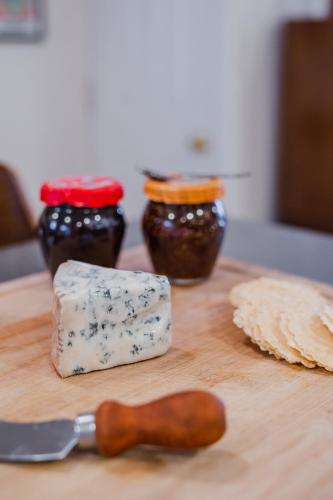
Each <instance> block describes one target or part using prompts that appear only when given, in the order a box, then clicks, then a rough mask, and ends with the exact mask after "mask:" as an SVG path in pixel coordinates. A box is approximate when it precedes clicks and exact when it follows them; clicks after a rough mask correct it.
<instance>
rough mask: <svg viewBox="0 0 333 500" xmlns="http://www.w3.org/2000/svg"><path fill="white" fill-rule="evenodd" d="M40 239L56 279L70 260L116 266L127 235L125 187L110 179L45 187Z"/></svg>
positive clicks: (74, 179) (69, 179)
mask: <svg viewBox="0 0 333 500" xmlns="http://www.w3.org/2000/svg"><path fill="white" fill-rule="evenodd" d="M40 197H41V200H42V201H43V202H44V203H45V204H46V205H47V206H46V207H45V209H44V211H43V212H42V215H41V217H40V220H39V226H38V236H39V240H40V243H41V247H42V250H43V254H44V257H45V261H46V264H47V266H48V268H49V269H50V271H51V274H52V275H53V276H54V274H55V273H56V271H57V269H58V267H59V265H60V264H61V263H62V262H65V261H66V260H68V259H72V260H79V261H82V262H88V263H90V264H96V265H99V266H105V267H114V266H115V265H116V263H117V259H118V255H119V252H120V248H121V244H122V240H123V236H124V232H125V220H124V216H123V209H122V208H121V207H120V206H119V205H118V202H119V201H120V200H121V198H122V197H123V188H122V185H121V184H120V183H119V182H117V181H115V180H114V179H111V178H109V177H64V178H60V179H56V180H53V181H48V182H46V183H44V184H43V185H42V187H41V192H40Z"/></svg>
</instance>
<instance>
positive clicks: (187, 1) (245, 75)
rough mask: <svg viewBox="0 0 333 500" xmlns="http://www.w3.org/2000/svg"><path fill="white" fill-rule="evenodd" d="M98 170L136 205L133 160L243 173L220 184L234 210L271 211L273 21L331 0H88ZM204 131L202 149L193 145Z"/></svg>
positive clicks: (131, 209) (314, 10)
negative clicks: (245, 175)
mask: <svg viewBox="0 0 333 500" xmlns="http://www.w3.org/2000/svg"><path fill="white" fill-rule="evenodd" d="M87 7H88V9H89V8H90V14H89V17H90V19H91V23H92V29H91V31H90V32H89V34H90V36H91V39H92V43H91V44H90V46H91V47H93V50H92V51H91V53H90V63H89V65H88V66H89V68H90V80H91V82H92V88H93V89H94V94H95V107H94V108H93V109H92V120H91V121H92V123H93V133H94V142H95V144H96V158H97V168H98V170H99V171H100V172H103V173H108V174H112V175H114V176H116V177H118V178H120V179H122V180H123V181H124V183H125V184H126V188H127V198H126V200H125V202H124V203H125V207H126V210H127V213H128V215H129V216H130V217H131V218H137V217H138V216H139V214H140V213H141V210H142V207H143V203H144V200H143V196H142V194H141V186H142V182H143V181H142V178H141V177H140V176H139V175H138V174H137V172H136V171H135V166H136V165H141V164H143V165H145V164H146V165H149V166H151V167H156V168H159V169H161V170H165V171H167V170H175V169H177V168H179V169H183V170H192V171H193V170H194V171H200V172H220V173H222V172H238V171H244V170H246V171H250V172H251V173H252V177H251V178H250V179H244V180H237V181H236V180H234V181H228V182H226V187H227V197H226V201H227V207H228V211H229V214H230V215H231V216H233V217H239V218H248V219H257V220H258V219H262V220H269V219H271V218H272V217H273V206H274V202H273V199H274V182H275V174H274V170H275V156H276V151H275V140H276V117H277V110H276V101H277V86H278V52H279V28H280V26H281V23H282V22H283V21H285V20H287V19H290V18H292V19H296V18H300V17H311V18H313V17H314V18H316V17H321V16H324V15H325V14H326V12H327V9H328V1H327V0H278V1H277V0H253V1H252V2H250V1H248V2H246V1H244V0H209V1H208V0H167V1H166V0H139V1H137V2H133V1H131V0H98V1H93V0H87ZM195 137H204V138H206V139H207V142H208V147H207V151H205V152H201V153H198V152H196V151H194V150H193V149H192V148H191V141H192V140H193V139H194V138H195Z"/></svg>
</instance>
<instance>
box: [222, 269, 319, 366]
mask: <svg viewBox="0 0 333 500" xmlns="http://www.w3.org/2000/svg"><path fill="white" fill-rule="evenodd" d="M230 300H231V302H232V303H233V304H234V305H235V306H238V310H237V311H238V312H236V313H235V323H236V324H237V326H240V327H241V328H243V329H244V331H245V330H246V331H245V333H246V334H247V335H249V336H250V337H251V339H252V341H254V342H255V343H257V344H258V345H259V347H260V348H261V349H262V350H265V351H267V352H270V353H271V354H274V355H275V356H276V357H277V358H284V359H286V360H287V361H288V362H289V363H302V364H303V365H304V366H306V367H308V368H313V367H314V366H315V364H316V363H315V362H314V360H313V358H312V357H311V356H309V355H304V351H303V353H301V352H300V351H299V349H298V346H297V343H296V342H295V340H294V338H293V335H292V334H291V332H290V331H289V330H288V325H287V324H286V321H285V320H282V323H281V314H283V313H285V312H289V311H293V310H298V309H303V308H311V307H315V308H318V307H322V306H323V298H322V297H321V295H320V294H319V293H318V292H317V291H316V290H315V289H313V288H311V287H309V286H307V285H303V284H300V283H295V282H289V281H285V280H279V279H273V278H259V279H257V280H252V281H250V282H247V283H242V284H240V285H237V286H236V287H234V288H233V289H232V291H231V293H230Z"/></svg>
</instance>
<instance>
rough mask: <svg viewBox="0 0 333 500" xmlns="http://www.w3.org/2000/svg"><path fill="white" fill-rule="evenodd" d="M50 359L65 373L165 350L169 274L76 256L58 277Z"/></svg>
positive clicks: (168, 335) (100, 367)
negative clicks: (98, 263) (104, 264)
mask: <svg viewBox="0 0 333 500" xmlns="http://www.w3.org/2000/svg"><path fill="white" fill-rule="evenodd" d="M53 286H54V294H55V308H54V319H55V328H54V333H53V339H52V360H53V363H54V365H55V368H56V370H57V371H58V373H59V374H60V375H61V376H62V377H68V376H70V375H75V374H78V373H87V372H90V371H93V370H104V369H106V368H111V367H114V366H117V365H123V364H129V363H135V362H137V361H142V360H144V359H149V358H154V357H156V356H160V355H162V354H164V353H165V352H166V351H167V350H168V348H169V346H170V344H171V301H170V284H169V281H168V279H167V278H166V277H165V276H157V275H154V274H149V273H144V272H141V271H134V272H133V271H119V270H116V269H109V268H104V267H99V266H94V265H91V264H85V263H82V262H76V261H67V262H66V263H64V264H61V266H60V267H59V269H58V271H57V273H56V275H55V277H54V282H53Z"/></svg>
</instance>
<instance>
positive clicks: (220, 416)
mask: <svg viewBox="0 0 333 500" xmlns="http://www.w3.org/2000/svg"><path fill="white" fill-rule="evenodd" d="M225 430H226V418H225V411H224V405H223V403H222V401H221V400H220V399H218V398H217V397H216V396H214V395H212V394H210V393H208V392H204V391H186V392H180V393H178V394H173V395H171V396H166V397H164V398H161V399H158V400H156V401H152V402H151V403H147V404H144V405H141V406H125V405H123V404H120V403H117V402H115V401H106V402H105V403H102V404H101V405H100V406H99V408H98V410H97V412H96V440H97V447H98V449H99V451H100V452H101V453H102V454H104V455H107V456H115V455H118V454H119V453H121V452H122V451H124V450H127V449H128V448H131V447H133V446H136V445H138V444H148V445H156V446H162V447H167V448H173V449H180V450H189V449H193V448H200V447H202V446H207V445H210V444H212V443H215V441H217V440H218V439H220V438H221V437H222V436H223V434H224V432H225Z"/></svg>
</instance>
